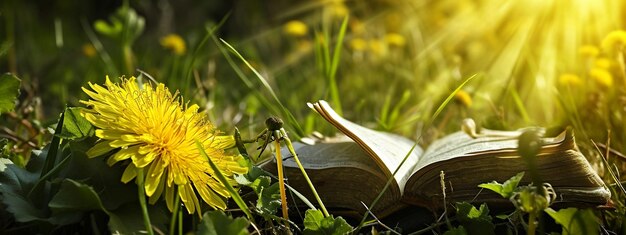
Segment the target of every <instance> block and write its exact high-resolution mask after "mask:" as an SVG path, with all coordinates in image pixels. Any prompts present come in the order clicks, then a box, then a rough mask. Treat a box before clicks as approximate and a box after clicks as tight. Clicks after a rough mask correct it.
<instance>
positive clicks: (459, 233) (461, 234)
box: [443, 225, 480, 235]
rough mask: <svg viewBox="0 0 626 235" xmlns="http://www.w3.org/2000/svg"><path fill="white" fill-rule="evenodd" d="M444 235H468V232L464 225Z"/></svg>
mask: <svg viewBox="0 0 626 235" xmlns="http://www.w3.org/2000/svg"><path fill="white" fill-rule="evenodd" d="M479 234H480V233H479ZM443 235H467V230H465V228H463V225H461V226H459V227H456V228H452V229H450V230H448V231H446V232H445V233H443Z"/></svg>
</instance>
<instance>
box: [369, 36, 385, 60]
mask: <svg viewBox="0 0 626 235" xmlns="http://www.w3.org/2000/svg"><path fill="white" fill-rule="evenodd" d="M369 46H370V51H371V52H372V53H373V54H375V55H378V56H384V55H386V54H387V47H386V45H385V42H384V41H383V40H378V39H375V40H370V41H369Z"/></svg>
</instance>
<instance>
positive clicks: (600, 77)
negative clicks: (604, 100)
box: [589, 68, 613, 88]
mask: <svg viewBox="0 0 626 235" xmlns="http://www.w3.org/2000/svg"><path fill="white" fill-rule="evenodd" d="M589 76H590V77H591V78H592V79H593V80H594V81H596V82H597V83H599V84H600V85H602V86H603V87H605V88H608V87H611V86H613V75H611V73H610V72H609V71H607V70H606V69H602V68H593V69H591V71H589Z"/></svg>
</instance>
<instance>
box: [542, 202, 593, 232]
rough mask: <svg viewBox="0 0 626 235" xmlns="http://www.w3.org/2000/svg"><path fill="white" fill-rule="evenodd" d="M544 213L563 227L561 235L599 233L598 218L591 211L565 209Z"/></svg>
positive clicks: (546, 210)
mask: <svg viewBox="0 0 626 235" xmlns="http://www.w3.org/2000/svg"><path fill="white" fill-rule="evenodd" d="M544 211H545V212H546V213H548V215H550V217H552V219H554V221H556V222H557V223H558V224H560V225H561V226H562V227H563V232H562V234H563V235H567V234H598V233H599V231H600V230H599V223H598V218H596V216H595V215H594V214H593V211H592V210H591V209H578V208H566V209H561V210H559V211H555V210H554V209H552V208H547V209H545V210H544Z"/></svg>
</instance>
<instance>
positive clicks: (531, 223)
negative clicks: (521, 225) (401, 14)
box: [526, 213, 537, 235]
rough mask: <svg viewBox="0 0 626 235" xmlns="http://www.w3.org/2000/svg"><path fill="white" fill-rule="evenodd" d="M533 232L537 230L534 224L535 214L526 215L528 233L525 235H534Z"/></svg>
mask: <svg viewBox="0 0 626 235" xmlns="http://www.w3.org/2000/svg"><path fill="white" fill-rule="evenodd" d="M535 230H537V224H536V223H535V213H528V231H526V234H528V235H535Z"/></svg>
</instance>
